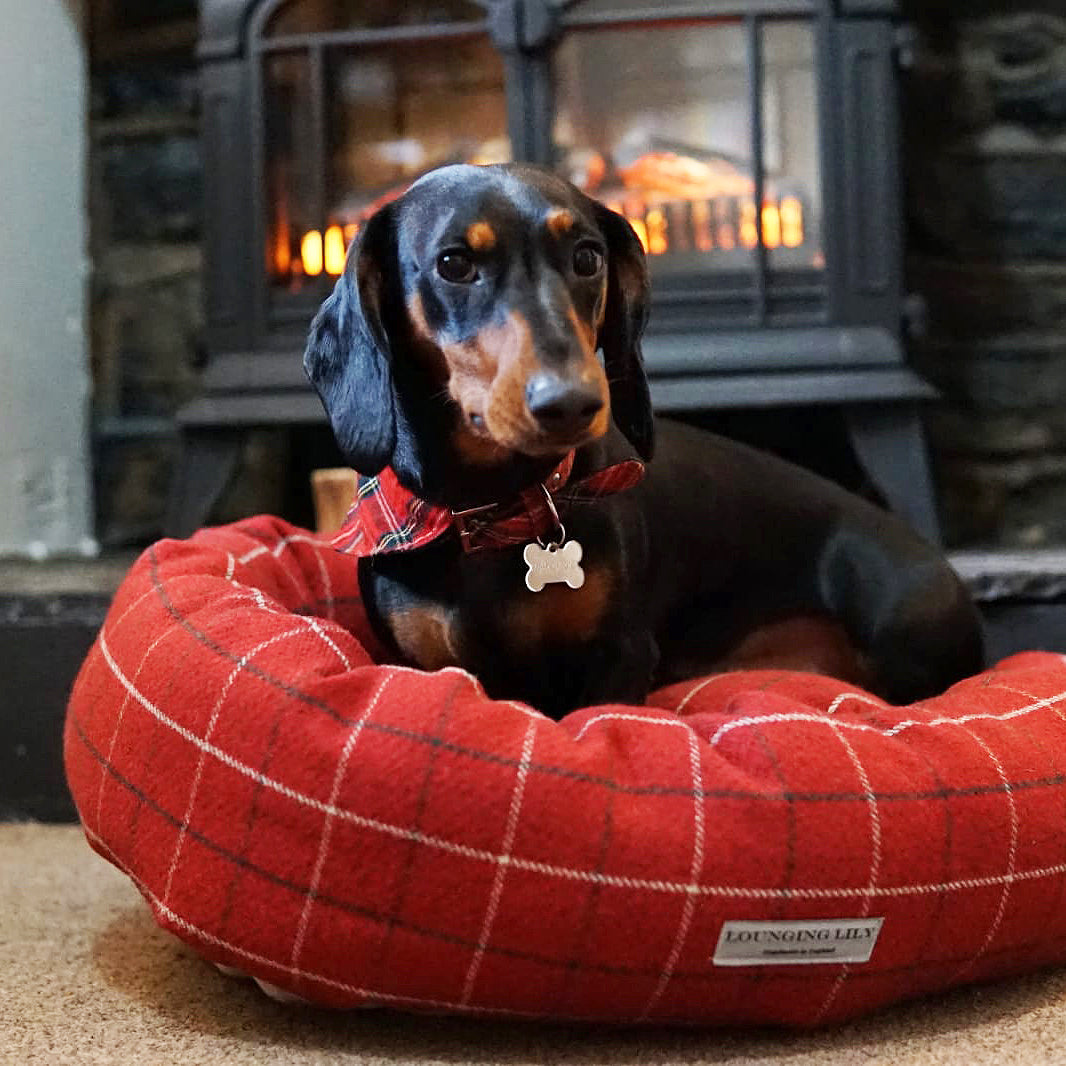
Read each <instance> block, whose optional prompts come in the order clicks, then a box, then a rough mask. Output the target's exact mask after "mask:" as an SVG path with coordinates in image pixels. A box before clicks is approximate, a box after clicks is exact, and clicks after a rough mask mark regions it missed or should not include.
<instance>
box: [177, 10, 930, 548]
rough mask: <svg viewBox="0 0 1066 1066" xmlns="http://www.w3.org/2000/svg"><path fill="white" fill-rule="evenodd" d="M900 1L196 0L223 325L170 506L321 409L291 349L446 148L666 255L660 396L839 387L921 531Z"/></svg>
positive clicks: (779, 397)
mask: <svg viewBox="0 0 1066 1066" xmlns="http://www.w3.org/2000/svg"><path fill="white" fill-rule="evenodd" d="M896 14H897V5H896V3H895V2H894V0H663V2H660V3H654V2H652V0H477V2H472V0H413V2H405V3H404V4H402V5H398V4H393V3H389V2H387V0H204V2H203V7H202V34H201V49H200V54H201V59H202V65H203V104H204V141H205V157H206V162H207V174H206V181H207V205H206V207H207V247H206V252H207V257H206V258H207V276H206V292H207V323H208V347H209V351H210V352H211V356H212V358H211V363H210V365H209V368H208V371H207V374H206V378H205V387H204V392H203V394H202V396H201V397H200V398H199V399H198V400H197V401H195V402H194V403H192V404H191V405H189V406H188V407H186V408H185V409H184V410H183V411H182V412H181V415H180V421H181V425H182V431H183V436H184V440H185V452H184V462H183V465H182V470H181V473H180V475H179V478H178V483H177V485H176V489H175V495H174V501H173V509H172V512H171V523H170V524H171V526H172V528H173V530H174V531H175V532H186V531H188V530H190V529H192V528H194V527H195V526H196V525H198V524H199V523H200V522H202V521H203V520H204V519H205V518H206V514H207V509H208V508H209V506H210V504H211V502H212V500H213V499H214V498H215V496H216V495H217V493H218V492H219V491H220V490H221V488H222V487H223V485H224V483H225V480H226V478H227V477H228V476H229V474H230V472H231V471H232V469H233V464H234V463H235V461H236V456H237V452H238V446H239V442H240V438H241V434H242V433H243V432H244V431H245V430H246V429H247V428H248V427H251V426H256V425H298V424H302V423H310V422H315V423H317V422H320V421H321V420H322V413H321V410H320V407H319V404H318V401H317V399H316V398H315V397H314V396H313V395H312V394H311V392H310V391H309V389H308V388H307V387H306V385H305V383H304V380H303V372H302V368H301V365H300V359H299V353H300V351H301V350H302V342H303V335H304V333H305V331H306V327H307V324H308V322H309V320H310V317H311V315H312V314H313V312H314V310H315V308H316V307H317V305H318V304H319V302H320V301H321V300H322V299H323V298H324V296H325V295H326V293H327V292H328V290H329V288H330V287H331V285H332V283H333V280H334V278H335V277H336V276H337V275H338V274H339V273H340V271H341V269H342V266H343V261H344V252H345V249H346V247H347V245H348V244H349V243H350V242H351V240H352V239H353V238H354V236H355V235H356V234H357V233H358V229H359V227H360V225H362V223H363V221H364V220H365V218H366V217H367V216H368V215H369V213H371V212H372V211H373V209H374V208H375V207H376V206H377V205H378V204H380V203H382V202H384V201H386V200H388V199H389V198H391V197H394V196H396V195H399V194H400V193H401V192H402V191H403V189H404V188H406V186H407V185H408V184H409V183H410V182H411V181H413V180H415V179H416V178H417V177H418V176H419V174H421V173H423V172H424V171H426V170H428V169H430V168H431V167H433V166H436V165H439V164H441V163H445V162H450V161H457V160H466V161H472V162H493V161H503V160H509V159H521V160H528V161H533V162H537V163H542V164H546V165H549V166H553V167H555V168H557V169H558V170H559V171H560V172H561V173H563V174H564V175H565V176H567V177H568V178H570V180H572V181H574V182H575V183H577V184H579V185H581V186H582V187H584V188H585V189H586V190H587V191H588V192H589V193H590V194H591V195H593V196H596V197H599V198H600V199H602V200H603V201H604V202H606V203H608V204H609V205H610V206H612V207H614V208H615V209H616V210H619V211H621V212H623V213H624V214H625V215H626V216H627V217H628V218H629V219H630V221H631V222H632V223H633V225H634V227H635V228H636V230H637V232H638V233H639V234H640V236H641V239H642V240H643V242H644V244H645V247H646V249H647V251H648V254H649V259H650V264H651V271H652V279H653V292H654V300H653V314H652V324H651V327H650V332H649V335H648V338H647V341H646V344H645V354H646V357H647V364H648V370H649V374H650V376H651V380H652V395H653V398H654V400H655V402H656V406H657V407H658V409H659V410H661V411H674V412H679V411H696V410H721V409H727V408H757V407H777V406H787V405H811V404H814V405H837V406H840V407H841V408H842V409H843V410H844V411H845V415H846V419H847V425H848V429H849V433H850V436H851V439H852V443H853V445H854V447H855V451H856V455H857V457H858V458H859V460H860V461H861V462H862V463H863V464H864V466H865V467H866V470H867V472H868V473H869V474H870V476H871V478H872V479H873V481H874V482H875V483H876V484H877V485H878V487H879V488H880V489H881V491H882V493H883V494H884V496H885V498H886V499H888V500H889V502H890V503H891V504H892V506H893V507H895V508H896V509H897V510H899V511H901V512H903V513H905V514H907V515H908V516H909V517H910V518H911V520H912V521H913V522H914V523H915V524H916V525H917V526H918V527H919V528H920V529H922V530H923V531H925V532H926V533H927V534H928V535H931V536H936V518H935V512H934V509H933V504H932V492H931V486H930V481H929V475H928V470H927V466H926V458H925V450H924V443H923V439H922V434H921V429H920V425H919V422H918V419H917V413H916V412H917V404H918V402H919V401H921V400H924V399H928V398H930V397H932V396H933V395H934V392H933V390H932V389H931V388H930V387H929V386H928V385H927V384H926V383H925V382H924V381H922V380H921V379H920V378H919V377H918V376H917V375H916V374H914V373H913V372H912V371H911V370H910V369H909V368H908V367H907V366H906V365H905V363H904V358H903V352H902V346H901V340H900V337H901V331H902V320H903V308H902V278H901V259H902V249H901V241H902V220H901V216H900V195H899V158H898V143H897V141H898V137H897V122H898V116H897V108H896V103H895V100H896V55H895V53H896V48H897V26H896V22H895V16H896Z"/></svg>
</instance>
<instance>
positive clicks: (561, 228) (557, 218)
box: [544, 207, 574, 237]
mask: <svg viewBox="0 0 1066 1066" xmlns="http://www.w3.org/2000/svg"><path fill="white" fill-rule="evenodd" d="M544 221H545V223H546V224H547V226H548V229H549V230H551V232H552V234H553V235H554V236H556V237H561V236H562V235H563V234H564V233H566V232H567V231H568V230H569V229H570V227H571V226H573V224H574V216H573V215H572V214H571V213H570V212H569V211H567V209H566V208H565V207H553V208H552V209H551V210H550V211H549V212H548V215H547V217H546V218H545V220H544Z"/></svg>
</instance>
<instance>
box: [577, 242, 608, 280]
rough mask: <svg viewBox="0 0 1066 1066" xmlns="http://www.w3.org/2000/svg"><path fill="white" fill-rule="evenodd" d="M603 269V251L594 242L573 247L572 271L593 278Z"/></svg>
mask: <svg viewBox="0 0 1066 1066" xmlns="http://www.w3.org/2000/svg"><path fill="white" fill-rule="evenodd" d="M602 269H603V252H601V251H600V250H599V248H597V247H596V246H595V245H594V244H579V245H578V246H577V247H576V248H575V249H574V273H575V274H577V275H578V277H582V278H594V277H595V276H596V275H597V274H598V273H599V272H600V271H601V270H602Z"/></svg>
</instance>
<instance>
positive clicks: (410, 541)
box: [331, 452, 644, 558]
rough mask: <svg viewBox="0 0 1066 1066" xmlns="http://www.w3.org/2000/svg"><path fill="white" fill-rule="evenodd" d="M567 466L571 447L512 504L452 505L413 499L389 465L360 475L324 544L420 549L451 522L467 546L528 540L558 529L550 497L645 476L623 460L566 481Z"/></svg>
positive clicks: (573, 496) (620, 486)
mask: <svg viewBox="0 0 1066 1066" xmlns="http://www.w3.org/2000/svg"><path fill="white" fill-rule="evenodd" d="M573 466H574V453H573V452H571V453H570V454H569V455H568V456H567V457H566V458H565V459H564V460H563V461H562V462H561V463H560V464H559V465H558V466H557V467H556V468H555V470H554V471H553V472H552V474H551V475H550V476H549V478H548V480H547V481H546V482H544V484H543V485H534V486H532V487H531V488H528V489H524V490H523V491H522V492H521V493H520V494H519V496H518V498H517V499H516V500H514V501H512V502H508V503H491V504H488V505H487V506H485V507H475V508H472V509H471V510H468V511H451V510H449V509H448V508H447V507H438V506H435V505H434V504H431V503H427V502H426V501H425V500H421V499H419V498H418V497H417V496H415V495H414V494H413V493H412V492H410V491H409V490H408V489H405V488H404V487H403V486H402V485H401V484H400V483H399V481H398V480H397V479H396V475H395V473H393V471H392V469H391V468H386V469H385V470H383V471H382V472H381V473H380V474H378V475H377V476H376V477H363V476H362V475H360V477H359V482H358V487H357V488H356V492H355V500H354V502H353V503H352V507H351V510H350V511H349V512H348V516H347V517H346V518H345V520H344V525H343V526H342V527H341V530H340V532H339V533H338V534H337V535H336V536H335V537H334V538H333V540H332V542H331V543H332V544H333V546H334V547H335V548H336V549H337V550H338V551H342V552H345V553H347V554H349V555H355V556H358V557H359V558H363V557H364V556H368V555H380V554H381V553H383V552H400V551H411V550H412V549H414V548H421V547H424V546H425V545H426V544H429V543H430V542H431V541H434V540H436V539H437V538H438V537H440V536H443V535H444V534H445V533H446V532H447V531H448V530H449V529H451V528H452V527H453V526H454V527H455V528H456V530H457V531H458V533H459V540H460V543H461V544H462V546H463V550H464V551H467V552H476V551H482V550H484V549H486V548H504V547H507V546H509V545H513V544H528V543H530V542H531V541H534V540H542V539H543V538H544V537H545V536H549V535H551V534H554V533H556V532H557V531H558V530H559V528H560V521H559V516H558V511H557V508H556V504H557V503H567V502H571V501H582V502H589V501H592V500H598V499H599V498H600V497H602V496H609V495H611V494H613V493H615V492H624V491H625V490H626V489H630V488H632V487H633V486H634V485H636V484H638V483H639V482H640V481H641V480H642V479H643V477H644V464H643V463H642V462H641V461H640V460H639V459H626V460H625V461H624V462H621V463H615V464H614V466H608V467H606V468H604V469H603V470H598V471H596V473H594V474H590V475H589V476H588V477H586V478H582V480H580V481H576V482H574V483H572V484H571V483H570V474H571V471H572V470H573Z"/></svg>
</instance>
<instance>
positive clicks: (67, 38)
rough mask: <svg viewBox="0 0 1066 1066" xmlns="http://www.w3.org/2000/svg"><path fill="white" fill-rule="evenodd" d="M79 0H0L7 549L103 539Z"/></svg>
mask: <svg viewBox="0 0 1066 1066" xmlns="http://www.w3.org/2000/svg"><path fill="white" fill-rule="evenodd" d="M82 3H83V0H0V555H5V554H6V555H11V554H15V555H31V556H44V555H47V554H54V553H70V552H81V553H87V552H91V551H93V550H94V545H93V544H92V541H91V540H90V531H91V506H90V489H89V484H90V473H89V448H88V399H89V367H88V344H87V339H86V282H87V228H88V221H87V213H86V159H87V147H86V127H87V111H88V104H87V89H86V85H87V70H86V66H87V60H86V53H85V40H84V35H83V33H82Z"/></svg>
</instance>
